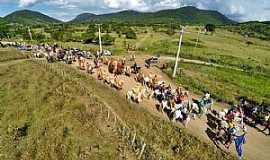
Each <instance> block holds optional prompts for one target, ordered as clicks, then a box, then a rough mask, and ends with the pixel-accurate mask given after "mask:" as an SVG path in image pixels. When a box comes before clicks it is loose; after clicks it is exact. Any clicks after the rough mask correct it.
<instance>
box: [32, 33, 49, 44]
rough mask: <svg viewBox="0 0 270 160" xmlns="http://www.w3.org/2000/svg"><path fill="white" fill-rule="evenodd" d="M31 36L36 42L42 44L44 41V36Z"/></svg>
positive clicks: (39, 34)
mask: <svg viewBox="0 0 270 160" xmlns="http://www.w3.org/2000/svg"><path fill="white" fill-rule="evenodd" d="M32 35H33V39H34V40H36V41H38V42H44V40H45V39H46V36H45V35H44V34H42V33H34V34H32Z"/></svg>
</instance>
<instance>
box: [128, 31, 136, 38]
mask: <svg viewBox="0 0 270 160" xmlns="http://www.w3.org/2000/svg"><path fill="white" fill-rule="evenodd" d="M126 38H127V39H137V35H136V33H135V32H134V31H133V30H132V29H129V30H128V31H127V32H126Z"/></svg>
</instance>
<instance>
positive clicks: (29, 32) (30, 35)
mask: <svg viewBox="0 0 270 160" xmlns="http://www.w3.org/2000/svg"><path fill="white" fill-rule="evenodd" d="M28 34H29V37H30V40H31V41H32V33H31V30H30V27H28Z"/></svg>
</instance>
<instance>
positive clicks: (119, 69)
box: [108, 60, 125, 75]
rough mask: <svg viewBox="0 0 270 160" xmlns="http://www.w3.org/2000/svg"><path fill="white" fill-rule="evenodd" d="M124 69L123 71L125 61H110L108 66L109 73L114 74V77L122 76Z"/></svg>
mask: <svg viewBox="0 0 270 160" xmlns="http://www.w3.org/2000/svg"><path fill="white" fill-rule="evenodd" d="M124 69H125V61H124V60H119V61H116V60H112V61H111V62H110V63H109V66H108V70H109V72H110V73H113V74H116V75H119V74H123V73H124Z"/></svg>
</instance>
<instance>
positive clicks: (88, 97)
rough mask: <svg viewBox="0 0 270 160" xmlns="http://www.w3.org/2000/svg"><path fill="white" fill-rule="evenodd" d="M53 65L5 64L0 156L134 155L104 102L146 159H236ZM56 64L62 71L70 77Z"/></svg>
mask: <svg viewBox="0 0 270 160" xmlns="http://www.w3.org/2000/svg"><path fill="white" fill-rule="evenodd" d="M49 68H51V69H48V68H47V67H44V66H42V65H40V64H38V63H35V62H32V61H29V60H25V61H22V62H18V63H17V64H14V63H11V64H8V63H5V64H4V65H3V66H1V68H0V88H1V89H0V98H1V101H0V105H1V107H0V135H1V136H0V141H1V143H0V155H1V158H3V159H40V158H41V159H100V158H101V157H102V158H103V159H118V158H119V157H123V155H124V157H126V158H128V159H134V158H136V157H137V156H136V155H135V154H134V152H132V150H130V148H129V147H128V146H127V145H126V144H127V143H126V142H125V140H123V139H122V138H121V136H120V137H119V134H117V133H116V132H115V129H116V128H114V127H113V124H112V123H113V118H111V120H109V121H106V120H104V117H106V118H107V112H106V111H105V110H103V112H101V111H100V107H102V106H104V104H103V102H106V103H107V104H109V105H110V107H111V108H113V110H114V111H115V113H116V114H117V115H118V116H119V117H120V118H121V119H122V120H123V121H124V122H125V123H126V124H127V126H128V128H130V129H131V130H132V131H136V133H137V136H140V137H142V139H143V140H144V142H145V143H146V144H147V147H146V151H147V152H149V154H147V155H144V156H149V157H148V158H146V157H144V159H158V158H159V157H155V158H153V156H150V155H151V154H150V153H151V150H154V151H155V152H157V153H159V154H160V156H162V157H164V158H165V159H202V160H204V159H205V160H216V159H232V157H231V156H230V155H228V154H225V153H222V152H221V151H220V150H216V149H215V148H214V147H213V146H212V145H209V144H206V143H204V142H202V141H200V140H199V139H198V138H196V137H194V136H191V135H190V134H189V133H187V132H186V131H185V130H184V129H182V128H179V127H176V126H174V125H172V124H171V123H170V122H167V121H165V120H161V119H160V117H157V116H155V115H152V114H149V112H148V111H147V110H146V109H144V108H141V107H138V106H136V105H133V104H130V103H129V102H127V101H126V100H125V98H124V97H121V96H120V95H118V93H117V92H116V91H114V90H111V89H108V87H107V86H105V85H102V84H100V83H99V82H96V81H94V80H93V79H91V78H89V77H86V76H84V75H82V74H81V73H79V72H78V71H77V70H75V69H74V68H71V67H67V66H66V65H62V64H53V65H52V66H50V67H49ZM52 69H53V70H54V69H55V70H61V72H60V73H62V71H64V72H65V74H66V75H68V76H69V77H71V79H72V80H68V79H65V78H63V77H61V76H60V75H59V74H56V73H55V72H53V71H52ZM77 82H80V83H79V84H78V83H77ZM96 96H97V97H98V98H96ZM102 101H103V102H102ZM104 112H105V116H104ZM138 119H140V121H138ZM18 128H19V129H18ZM149 147H150V148H151V149H150V148H149ZM174 148H177V149H178V150H179V152H175V151H174Z"/></svg>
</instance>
